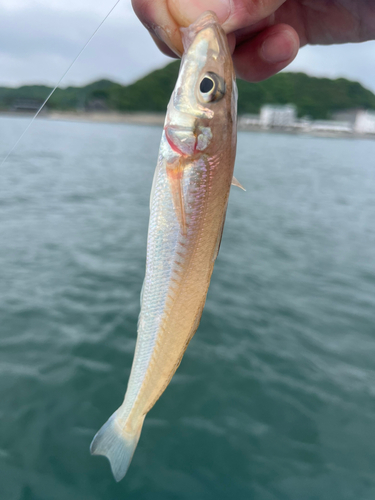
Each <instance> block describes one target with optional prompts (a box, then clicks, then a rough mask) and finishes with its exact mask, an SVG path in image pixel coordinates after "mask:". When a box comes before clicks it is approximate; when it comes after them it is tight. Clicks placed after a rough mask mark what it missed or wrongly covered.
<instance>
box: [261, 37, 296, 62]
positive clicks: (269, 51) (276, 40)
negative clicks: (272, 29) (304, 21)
mask: <svg viewBox="0 0 375 500" xmlns="http://www.w3.org/2000/svg"><path fill="white" fill-rule="evenodd" d="M296 50H298V47H297V45H296V41H295V39H294V37H293V36H292V35H291V34H290V33H289V32H288V31H282V32H281V33H276V34H274V35H270V36H269V37H268V38H266V39H265V40H264V42H263V43H262V45H261V49H260V52H261V57H262V58H263V59H264V60H265V61H267V62H269V63H272V64H275V63H281V62H283V61H288V60H289V59H290V58H291V57H293V55H295V53H296Z"/></svg>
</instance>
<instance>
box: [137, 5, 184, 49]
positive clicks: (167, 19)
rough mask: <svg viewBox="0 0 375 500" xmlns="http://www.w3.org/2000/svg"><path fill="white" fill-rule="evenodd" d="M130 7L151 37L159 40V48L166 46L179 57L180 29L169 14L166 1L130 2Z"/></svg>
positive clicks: (180, 46) (180, 47)
mask: <svg viewBox="0 0 375 500" xmlns="http://www.w3.org/2000/svg"><path fill="white" fill-rule="evenodd" d="M132 5H133V9H134V12H135V13H136V14H137V16H138V18H139V19H140V21H141V22H142V24H143V25H144V26H145V27H146V28H147V29H148V31H149V32H150V33H151V36H153V38H154V37H156V38H157V39H158V40H160V42H161V44H160V47H163V49H164V48H165V46H166V47H168V48H169V49H170V50H171V51H172V52H174V53H175V54H176V55H177V56H181V54H182V52H183V47H182V42H181V34H180V27H179V25H178V24H177V23H176V21H175V19H174V18H173V16H172V15H171V13H170V12H169V9H168V5H167V0H132ZM157 45H158V47H159V44H157ZM160 47H159V48H160Z"/></svg>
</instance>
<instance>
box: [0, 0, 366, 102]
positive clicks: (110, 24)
mask: <svg viewBox="0 0 375 500" xmlns="http://www.w3.org/2000/svg"><path fill="white" fill-rule="evenodd" d="M114 3H115V0H74V1H70V0H0V85H1V86H5V85H9V86H19V85H22V84H35V83H43V84H49V85H54V84H55V83H57V81H58V80H59V79H60V77H61V75H62V74H63V73H64V71H65V70H66V68H67V67H68V66H69V64H70V63H71V62H72V61H73V59H74V58H75V56H76V55H77V53H78V52H79V51H80V49H81V48H82V47H83V45H84V44H85V42H86V41H87V39H88V38H89V37H90V35H91V34H92V32H93V31H94V30H95V28H96V27H97V26H98V25H99V23H100V22H101V20H102V19H103V18H104V16H105V15H106V14H107V12H108V11H109V10H110V8H111V7H112V6H113V5H114ZM169 61H171V59H169V58H168V57H166V56H164V55H162V54H161V53H160V52H159V51H158V50H157V48H156V47H155V46H154V44H153V42H152V40H151V37H150V36H149V34H148V33H147V31H146V30H145V28H144V27H143V26H142V25H141V23H140V22H139V20H138V19H137V17H136V16H135V14H134V13H133V11H132V8H131V2H130V0H122V1H121V2H120V3H119V4H118V5H117V7H116V8H115V10H114V11H113V12H112V14H111V15H110V17H109V18H108V19H107V20H106V22H105V24H104V25H103V26H102V27H101V29H100V30H99V32H98V33H97V35H96V36H95V38H94V39H93V40H92V42H91V43H90V44H89V46H88V47H87V48H86V50H85V51H84V53H83V54H82V55H81V57H80V58H79V59H78V61H77V62H76V63H75V65H74V66H73V68H72V69H71V70H70V71H69V73H68V75H67V76H66V77H65V78H64V80H63V82H62V86H67V85H84V84H87V83H89V82H92V81H95V80H98V79H100V78H108V79H111V80H114V81H117V82H120V83H123V84H128V83H131V82H133V81H135V80H137V79H138V78H139V77H141V76H143V75H145V74H147V73H148V72H149V71H151V70H153V69H155V68H160V67H162V66H164V65H165V64H167V63H168V62H169ZM287 70H288V71H303V72H305V73H308V74H309V75H313V76H327V77H329V78H338V77H345V78H348V79H351V80H356V81H359V82H361V83H362V84H363V85H364V86H365V87H367V88H369V89H371V90H372V91H374V92H375V41H372V42H366V43H362V44H345V45H337V46H330V47H322V46H310V47H304V48H303V49H301V50H300V52H299V54H298V56H297V58H296V59H295V61H294V62H293V63H292V64H291V65H290V66H289V67H288V68H287Z"/></svg>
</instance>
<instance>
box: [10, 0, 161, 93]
mask: <svg viewBox="0 0 375 500" xmlns="http://www.w3.org/2000/svg"><path fill="white" fill-rule="evenodd" d="M8 1H9V0H2V2H0V8H2V7H3V6H4V5H3V4H4V3H5V4H7V3H8ZM13 1H14V0H13ZM60 3H61V2H60V0H54V1H53V2H52V3H51V2H48V6H46V5H47V2H38V3H37V4H33V5H32V6H30V4H28V5H27V6H24V5H23V3H22V0H16V1H15V3H14V5H13V4H12V6H11V8H8V5H6V6H5V8H4V10H3V12H2V17H1V27H0V68H1V71H0V75H1V76H0V84H1V85H6V84H8V85H9V84H11V85H18V84H22V83H49V84H53V83H55V82H56V81H57V80H58V79H59V78H60V76H61V75H62V74H63V72H64V71H65V69H66V68H67V67H68V66H69V64H70V63H71V62H72V60H73V59H74V57H75V56H76V55H77V53H78V52H79V50H80V49H81V48H82V47H83V45H84V44H85V42H86V41H87V40H88V38H89V37H90V35H91V34H92V32H93V31H94V30H95V28H96V27H97V26H98V25H99V23H100V21H101V20H102V19H103V18H104V16H105V14H106V13H107V12H108V11H109V8H110V7H111V6H112V5H113V3H114V2H111V3H108V2H107V6H106V8H105V9H104V8H103V2H98V1H97V2H94V3H93V6H94V7H95V8H91V7H90V5H91V2H82V0H81V1H80V2H76V3H77V4H78V5H79V8H76V9H75V10H74V11H73V10H72V9H71V8H66V7H64V8H59V9H58V8H56V5H57V4H60ZM67 4H69V5H70V6H71V5H72V3H70V2H66V4H64V6H66V5H67ZM95 4H96V5H95ZM99 4H100V5H99ZM85 5H86V7H87V8H86V9H84V7H85ZM54 6H55V8H53V7H54ZM99 6H100V8H99ZM21 7H22V8H21ZM89 7H90V8H89ZM169 60H170V59H168V58H167V57H165V56H163V55H162V54H161V53H160V52H159V51H158V50H157V49H156V47H154V44H153V42H152V40H151V38H150V36H149V34H148V33H147V31H146V30H145V29H144V27H143V26H142V25H141V23H140V22H139V21H138V19H137V18H136V17H135V15H134V13H133V12H132V11H131V9H130V5H129V4H127V3H126V2H123V3H120V4H119V5H118V6H117V8H116V9H115V11H114V12H113V13H112V14H111V16H110V17H109V18H108V19H107V21H106V22H105V24H104V25H103V26H102V28H101V29H100V30H99V32H98V33H97V35H96V36H95V38H94V39H93V40H92V42H91V43H90V45H89V46H88V47H87V49H86V50H85V52H84V53H83V54H82V56H81V57H80V59H79V60H78V61H77V63H76V64H75V66H74V67H73V68H72V70H71V71H70V72H69V74H68V76H67V77H66V79H65V80H64V84H65V85H67V84H82V83H87V82H88V81H93V80H95V79H98V78H102V77H106V78H110V79H113V80H116V81H120V82H123V83H129V82H131V81H134V80H135V79H137V78H139V77H140V76H142V75H144V74H145V73H147V72H148V71H150V70H151V69H154V68H156V67H161V66H163V65H164V64H166V63H167V62H168V61H169Z"/></svg>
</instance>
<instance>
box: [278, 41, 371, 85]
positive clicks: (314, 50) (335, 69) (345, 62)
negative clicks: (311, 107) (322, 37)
mask: <svg viewBox="0 0 375 500" xmlns="http://www.w3.org/2000/svg"><path fill="white" fill-rule="evenodd" d="M286 71H303V72H304V73H307V74H309V75H314V76H325V77H328V78H340V77H343V78H348V79H349V80H357V81H360V82H361V83H362V84H363V85H364V86H365V87H367V88H369V89H370V90H372V91H373V92H374V91H375V42H374V41H371V42H366V43H357V44H355V43H348V44H344V45H331V46H317V45H315V46H307V47H304V48H302V49H301V50H300V52H299V54H298V56H297V58H296V59H295V60H294V61H293V63H292V64H291V65H290V66H289V67H288V68H287V70H286Z"/></svg>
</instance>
